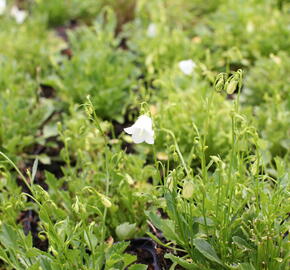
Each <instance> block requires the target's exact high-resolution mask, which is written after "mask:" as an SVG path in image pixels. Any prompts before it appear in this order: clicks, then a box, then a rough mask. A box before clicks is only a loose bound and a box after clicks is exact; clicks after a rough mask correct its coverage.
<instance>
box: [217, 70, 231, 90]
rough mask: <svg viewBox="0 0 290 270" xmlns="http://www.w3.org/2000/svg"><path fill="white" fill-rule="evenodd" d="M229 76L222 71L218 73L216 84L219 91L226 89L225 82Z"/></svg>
mask: <svg viewBox="0 0 290 270" xmlns="http://www.w3.org/2000/svg"><path fill="white" fill-rule="evenodd" d="M227 78H228V74H227V73H220V74H218V75H217V77H216V80H215V83H214V86H215V90H216V91H217V92H222V91H223V90H224V89H225V83H226V80H227Z"/></svg>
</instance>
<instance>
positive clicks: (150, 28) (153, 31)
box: [147, 23, 157, 38]
mask: <svg viewBox="0 0 290 270" xmlns="http://www.w3.org/2000/svg"><path fill="white" fill-rule="evenodd" d="M156 35H157V29H156V24H155V23H150V24H149V26H148V29H147V36H148V37H150V38H153V37H156Z"/></svg>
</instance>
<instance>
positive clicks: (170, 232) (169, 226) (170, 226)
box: [145, 212, 182, 243]
mask: <svg viewBox="0 0 290 270" xmlns="http://www.w3.org/2000/svg"><path fill="white" fill-rule="evenodd" d="M145 214H146V215H147V217H148V218H149V219H150V220H151V222H152V223H153V224H154V225H155V226H156V227H157V228H158V229H159V230H161V231H162V232H163V234H164V236H165V237H166V238H167V239H170V240H175V241H177V242H178V243H182V241H181V239H180V238H179V236H178V234H177V233H176V232H175V225H174V223H173V221H172V220H168V219H162V218H160V217H159V216H157V215H156V214H154V213H153V212H145Z"/></svg>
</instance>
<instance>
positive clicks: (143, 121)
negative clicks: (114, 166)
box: [124, 114, 154, 144]
mask: <svg viewBox="0 0 290 270" xmlns="http://www.w3.org/2000/svg"><path fill="white" fill-rule="evenodd" d="M124 130H125V132H126V133H128V134H130V135H132V139H133V142H134V143H142V142H146V143H148V144H154V130H153V129H152V119H151V118H150V117H149V116H147V115H145V114H143V115H141V116H139V117H138V119H137V121H136V122H135V123H134V125H133V126H131V127H128V128H125V129H124Z"/></svg>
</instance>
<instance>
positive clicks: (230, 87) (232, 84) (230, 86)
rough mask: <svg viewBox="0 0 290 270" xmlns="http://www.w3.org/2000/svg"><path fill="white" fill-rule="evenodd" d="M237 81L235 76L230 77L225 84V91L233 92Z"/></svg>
mask: <svg viewBox="0 0 290 270" xmlns="http://www.w3.org/2000/svg"><path fill="white" fill-rule="evenodd" d="M238 83H239V82H238V81H237V80H236V79H235V78H232V79H230V81H229V82H228V83H227V84H226V91H227V93H228V94H229V95H231V94H233V93H234V92H235V90H236V89H237V86H238Z"/></svg>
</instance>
